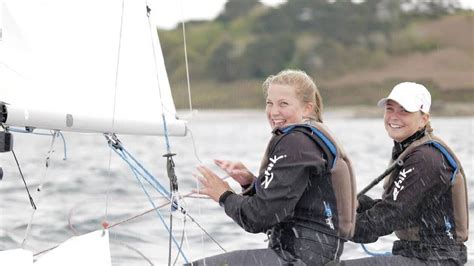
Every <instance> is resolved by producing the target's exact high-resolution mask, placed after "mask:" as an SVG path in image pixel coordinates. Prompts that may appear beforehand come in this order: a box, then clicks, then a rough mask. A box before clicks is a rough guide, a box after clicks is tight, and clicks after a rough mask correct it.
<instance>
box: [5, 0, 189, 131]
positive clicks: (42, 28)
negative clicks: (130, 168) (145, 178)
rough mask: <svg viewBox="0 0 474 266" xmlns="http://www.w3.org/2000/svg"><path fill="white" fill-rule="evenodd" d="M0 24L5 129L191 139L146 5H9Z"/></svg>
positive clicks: (38, 1) (73, 1)
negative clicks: (179, 112) (172, 88)
mask: <svg viewBox="0 0 474 266" xmlns="http://www.w3.org/2000/svg"><path fill="white" fill-rule="evenodd" d="M151 8H153V7H151ZM0 25H1V26H2V38H1V40H0V101H2V102H5V103H7V104H8V105H7V111H8V118H7V122H6V124H8V125H12V126H29V127H37V128H44V129H60V130H68V131H79V132H82V131H85V132H108V133H112V132H113V133H122V134H143V135H163V134H164V125H163V114H164V117H165V119H164V120H165V121H166V125H167V129H168V133H169V134H170V135H185V134H186V124H185V122H184V121H181V120H178V119H177V118H176V108H175V105H174V102H173V98H172V94H171V89H170V85H169V80H168V76H167V73H166V69H165V64H164V60H163V54H162V50H161V46H160V42H159V39H158V35H157V32H156V27H155V26H154V25H153V24H150V21H149V20H148V17H147V8H146V1H144V0H143V1H140V0H124V1H117V0H81V1H77V0H3V5H2V23H1V24H0Z"/></svg>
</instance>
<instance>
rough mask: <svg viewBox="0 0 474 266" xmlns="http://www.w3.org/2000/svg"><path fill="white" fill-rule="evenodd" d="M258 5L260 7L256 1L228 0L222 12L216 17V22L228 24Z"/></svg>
mask: <svg viewBox="0 0 474 266" xmlns="http://www.w3.org/2000/svg"><path fill="white" fill-rule="evenodd" d="M258 5H261V4H260V2H259V1H258V0H228V1H227V3H226V4H225V6H224V11H223V12H222V13H221V14H220V15H219V16H218V17H217V20H218V21H222V22H224V23H228V22H230V21H232V20H234V19H236V18H238V17H241V16H244V15H246V14H247V13H248V12H249V11H250V10H252V9H253V8H255V7H256V6H258Z"/></svg>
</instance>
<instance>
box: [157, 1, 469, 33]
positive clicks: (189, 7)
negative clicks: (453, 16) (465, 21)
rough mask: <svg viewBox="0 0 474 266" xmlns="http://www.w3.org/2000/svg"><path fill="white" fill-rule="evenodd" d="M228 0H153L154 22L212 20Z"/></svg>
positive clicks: (160, 24) (163, 24) (164, 24)
mask: <svg viewBox="0 0 474 266" xmlns="http://www.w3.org/2000/svg"><path fill="white" fill-rule="evenodd" d="M470 1H471V0H470ZM226 2H227V0H152V1H151V4H152V5H153V6H152V7H154V9H153V10H152V14H153V18H154V22H155V24H156V25H158V27H160V28H163V29H171V28H174V27H175V26H176V24H178V23H181V21H182V20H183V18H184V21H187V20H191V19H207V20H211V19H213V18H215V17H217V15H219V13H220V12H221V11H222V10H223V8H224V5H225V3H226ZM260 2H262V3H264V4H266V5H272V6H275V5H278V4H280V3H283V2H286V0H261V1H260Z"/></svg>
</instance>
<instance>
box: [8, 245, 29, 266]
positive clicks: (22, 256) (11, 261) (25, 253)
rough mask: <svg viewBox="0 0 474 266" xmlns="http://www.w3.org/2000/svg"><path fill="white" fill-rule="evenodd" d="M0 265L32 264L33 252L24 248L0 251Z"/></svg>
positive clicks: (21, 265) (24, 265)
mask: <svg viewBox="0 0 474 266" xmlns="http://www.w3.org/2000/svg"><path fill="white" fill-rule="evenodd" d="M0 265H16V266H33V253H32V252H31V251H29V250H24V249H10V250H4V251H0Z"/></svg>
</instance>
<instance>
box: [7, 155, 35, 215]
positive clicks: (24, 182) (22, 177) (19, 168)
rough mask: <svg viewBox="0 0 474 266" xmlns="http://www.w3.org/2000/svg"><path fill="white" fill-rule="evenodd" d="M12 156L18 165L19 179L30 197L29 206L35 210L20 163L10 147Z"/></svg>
mask: <svg viewBox="0 0 474 266" xmlns="http://www.w3.org/2000/svg"><path fill="white" fill-rule="evenodd" d="M12 153H13V157H14V158H15V162H16V165H17V166H18V171H20V175H21V179H22V180H23V184H24V185H25V189H26V193H28V198H29V199H30V203H31V207H33V209H34V210H36V205H35V202H34V200H33V197H31V194H30V190H28V185H27V184H26V181H25V177H24V176H23V172H22V171H21V167H20V164H19V163H18V159H17V158H16V154H15V151H14V150H13V149H12Z"/></svg>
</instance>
